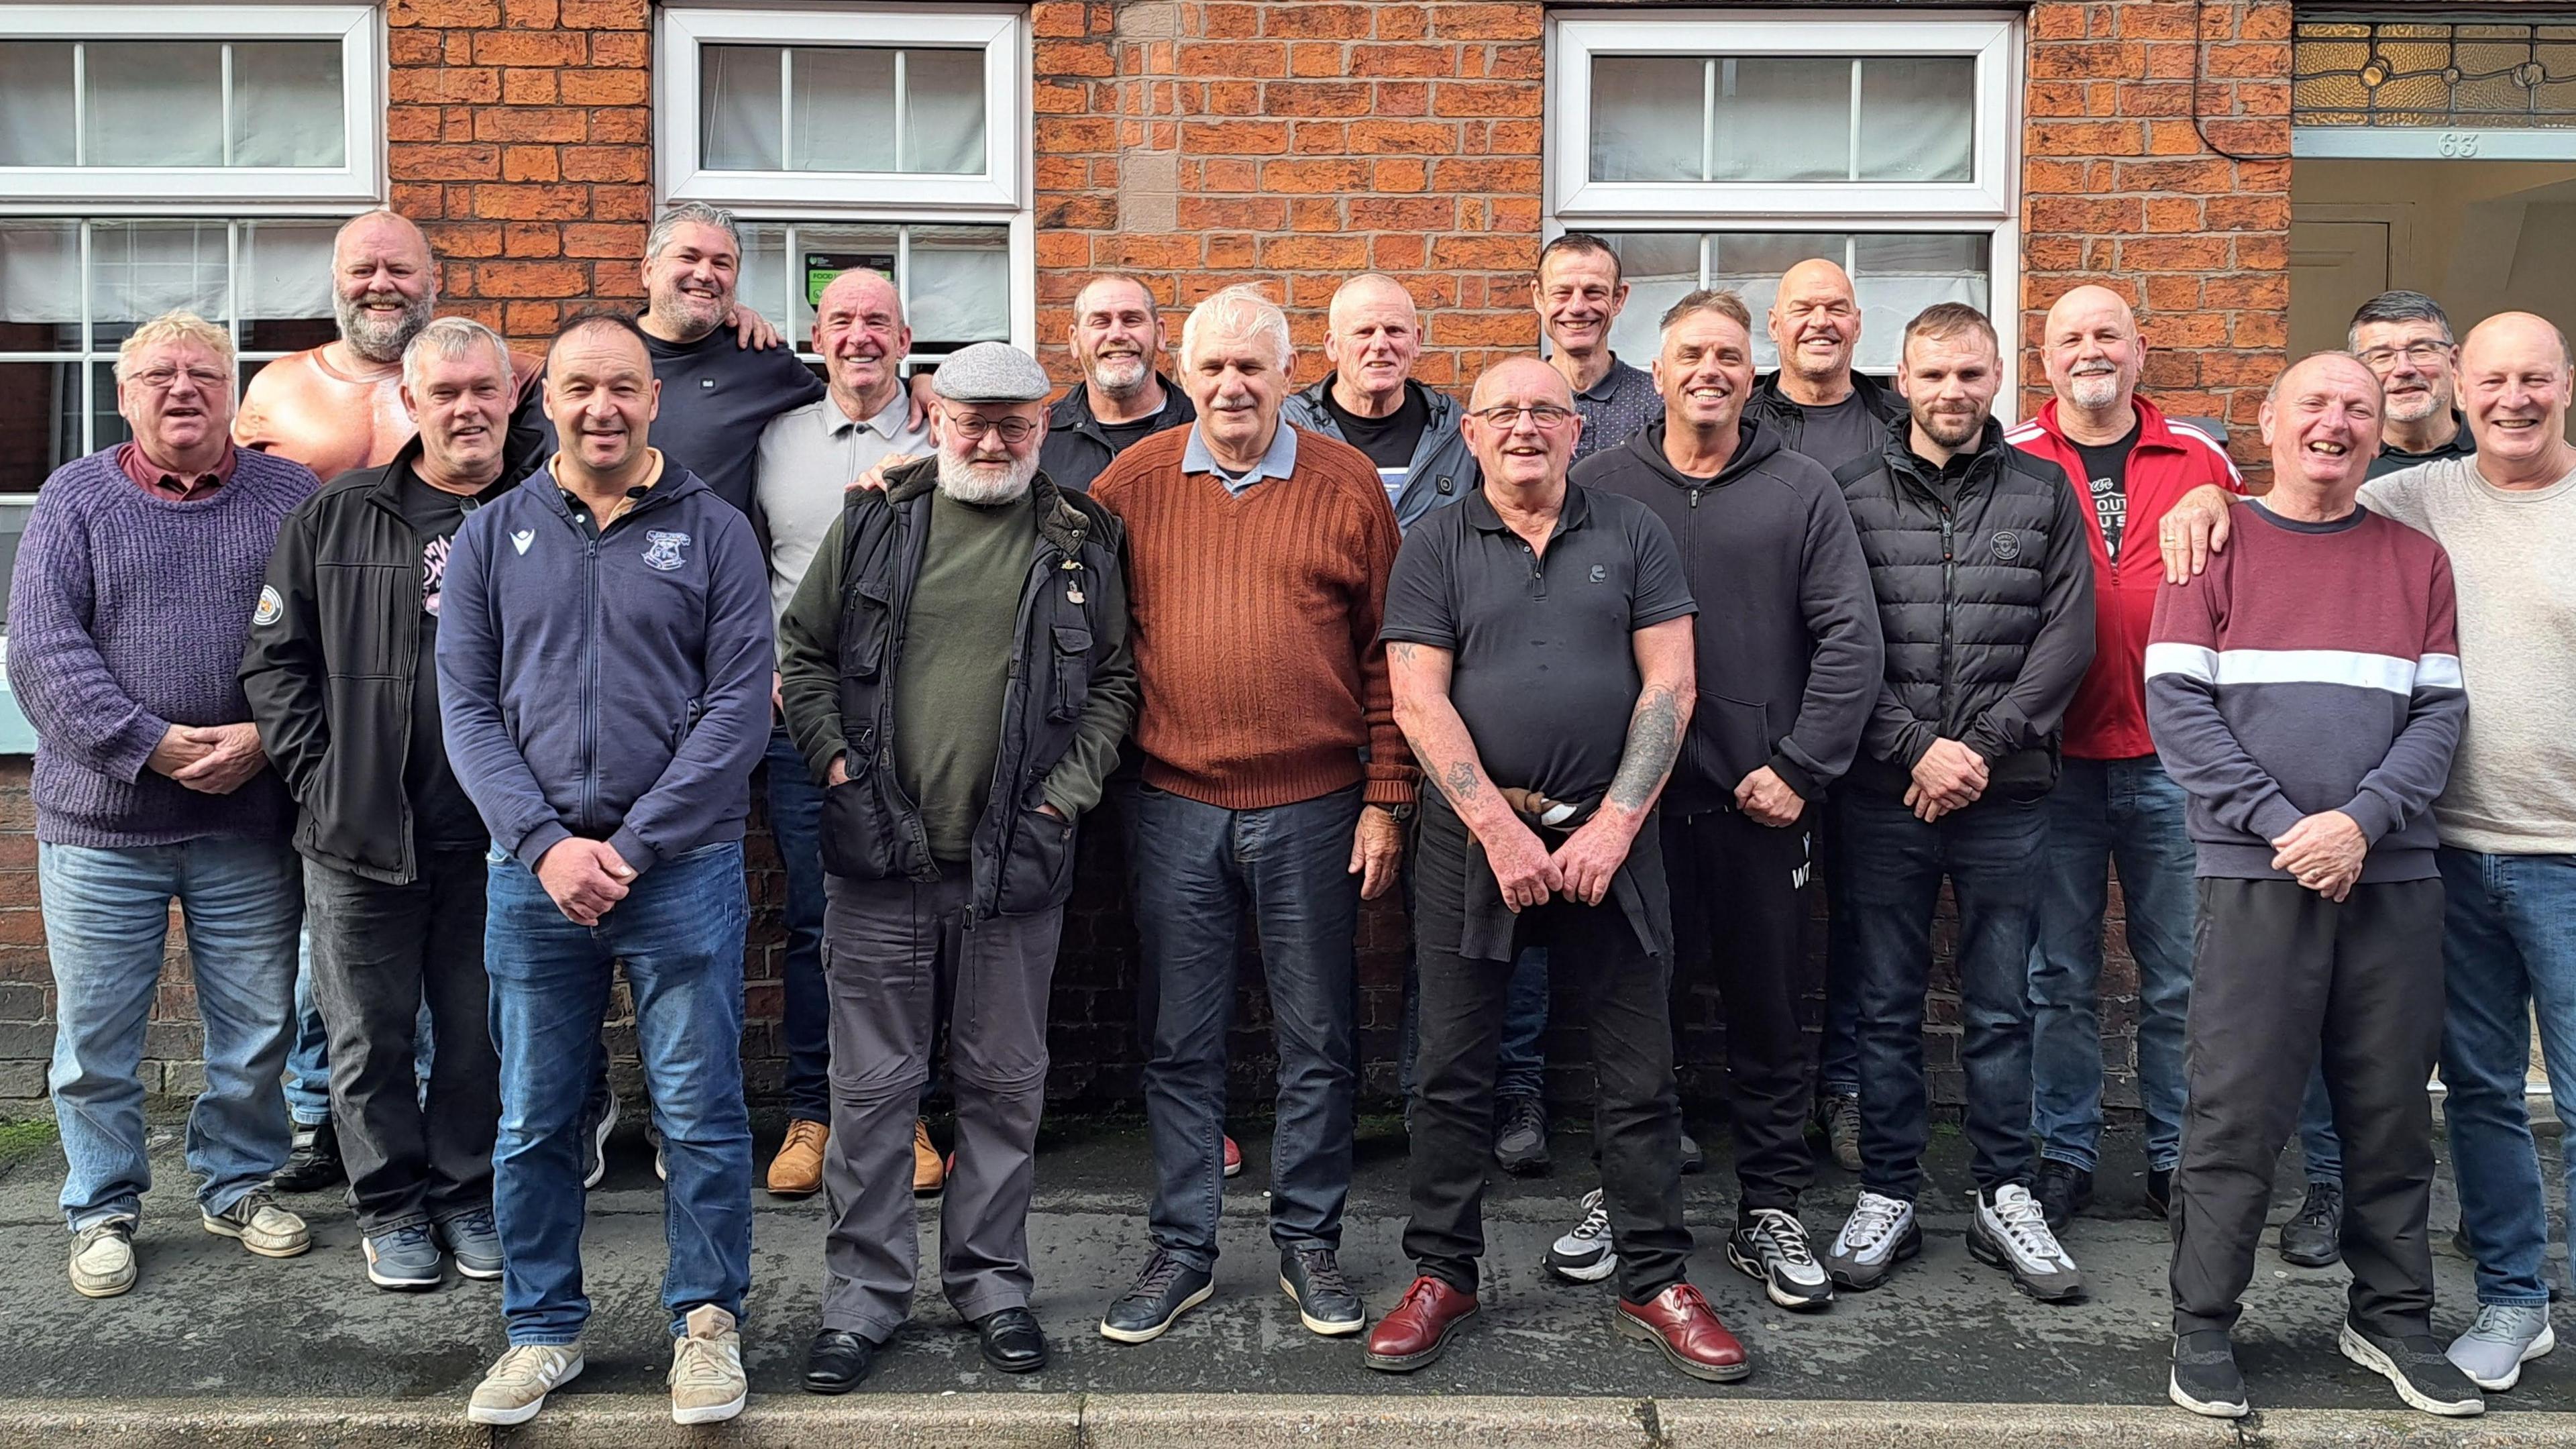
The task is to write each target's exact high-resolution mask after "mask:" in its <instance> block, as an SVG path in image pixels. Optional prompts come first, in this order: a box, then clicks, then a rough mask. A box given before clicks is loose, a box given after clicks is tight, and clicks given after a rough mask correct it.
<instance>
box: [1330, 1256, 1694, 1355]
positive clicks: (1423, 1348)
mask: <svg viewBox="0 0 2576 1449" xmlns="http://www.w3.org/2000/svg"><path fill="white" fill-rule="evenodd" d="M1475 1316H1476V1295H1475V1294H1473V1293H1461V1292H1459V1291H1458V1290H1457V1289H1455V1288H1452V1287H1450V1286H1449V1285H1448V1284H1446V1283H1443V1282H1441V1281H1440V1280H1439V1279H1437V1278H1432V1277H1427V1276H1426V1277H1421V1278H1416V1279H1414V1280H1413V1286H1412V1287H1410V1288H1407V1289H1405V1290H1404V1298H1403V1300H1402V1301H1401V1302H1399V1303H1397V1304H1396V1305H1395V1311H1394V1312H1392V1313H1389V1314H1388V1315H1387V1316H1386V1317H1384V1318H1381V1319H1379V1320H1378V1321H1377V1327H1375V1328H1372V1329H1370V1330H1369V1336H1368V1355H1367V1357H1366V1358H1365V1359H1364V1360H1363V1362H1365V1363H1367V1365H1368V1366H1369V1367H1370V1368H1373V1369H1384V1370H1385V1371H1386V1372H1388V1373H1391V1374H1409V1373H1411V1372H1413V1371H1414V1370H1415V1369H1418V1368H1427V1367H1429V1366H1430V1365H1431V1364H1433V1363H1434V1362H1437V1361H1438V1359H1439V1357H1440V1353H1441V1350H1443V1349H1445V1348H1447V1347H1448V1346H1449V1335H1451V1334H1453V1333H1455V1332H1457V1331H1458V1325H1460V1324H1462V1323H1465V1322H1466V1321H1467V1320H1468V1319H1470V1318H1473V1317H1475ZM1710 1321H1711V1322H1715V1320H1714V1319H1712V1320H1710ZM1718 1331H1719V1332H1720V1333H1723V1332H1725V1331H1726V1330H1724V1329H1719V1330H1718ZM1729 1341H1730V1342H1732V1340H1729ZM1739 1352H1741V1351H1740V1350H1739Z"/></svg>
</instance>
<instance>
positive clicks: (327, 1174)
mask: <svg viewBox="0 0 2576 1449" xmlns="http://www.w3.org/2000/svg"><path fill="white" fill-rule="evenodd" d="M348 1180H349V1169H348V1168H347V1167H346V1166H344V1165H342V1163H341V1161H340V1134H339V1132H338V1131H337V1130H335V1129H334V1128H333V1127H332V1126H331V1124H330V1123H328V1122H324V1123H322V1124H320V1125H319V1126H314V1127H307V1126H305V1125H303V1124H302V1123H300V1122H299V1123H297V1124H296V1126H295V1136H294V1141H293V1146H292V1149H291V1150H290V1151H288V1153H287V1154H286V1165H285V1166H284V1167H281V1168H279V1169H278V1170H277V1175H276V1176H275V1177H272V1178H270V1179H269V1180H268V1185H269V1186H270V1187H273V1188H275V1189H277V1190H278V1191H279V1192H320V1191H321V1190H322V1189H324V1188H326V1187H337V1186H339V1185H340V1184H341V1183H344V1182H347V1181H348Z"/></svg>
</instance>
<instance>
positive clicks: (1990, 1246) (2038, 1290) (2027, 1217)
mask: <svg viewBox="0 0 2576 1449" xmlns="http://www.w3.org/2000/svg"><path fill="white" fill-rule="evenodd" d="M1968 1252H1969V1254H1970V1255H1971V1256H1973V1257H1975V1258H1977V1259H1979V1260H1981V1261H1984V1262H1988V1263H1992V1264H1994V1265H1995V1266H1996V1267H1998V1268H2001V1269H2003V1270H2004V1271H2005V1272H2007V1273H2010V1274H2012V1280H2013V1286H2014V1287H2015V1288H2018V1289H2020V1290H2021V1291H2023V1292H2024V1293H2027V1294H2029V1295H2030V1296H2031V1297H2033V1298H2036V1299H2038V1300H2039V1301H2040V1302H2042V1303H2071V1302H2073V1301H2075V1300H2076V1299H2078V1298H2081V1297H2083V1296H2084V1274H2083V1273H2082V1272H2081V1271H2079V1270H2078V1269H2077V1268H2076V1266H2075V1260H2074V1259H2073V1258H2071V1257H2069V1256H2067V1253H2066V1250H2065V1249H2064V1248H2062V1247H2060V1246H2058V1243H2057V1235H2056V1234H2055V1233H2052V1232H2050V1231H2049V1230H2048V1219H2047V1217H2046V1216H2045V1215H2044V1214H2043V1213H2042V1212H2041V1211H2040V1206H2039V1199H2037V1198H2035V1197H2032V1196H2031V1195H2030V1189H2029V1188H2026V1187H2024V1186H2022V1185H2021V1184H2020V1183H2017V1182H2007V1183H2005V1184H2004V1185H2003V1186H2001V1187H1998V1188H1995V1189H1994V1190H1993V1191H1991V1192H1987V1191H1980V1192H1978V1194H1977V1210H1976V1212H1974V1213H1972V1214H1970V1215H1969V1218H1968Z"/></svg>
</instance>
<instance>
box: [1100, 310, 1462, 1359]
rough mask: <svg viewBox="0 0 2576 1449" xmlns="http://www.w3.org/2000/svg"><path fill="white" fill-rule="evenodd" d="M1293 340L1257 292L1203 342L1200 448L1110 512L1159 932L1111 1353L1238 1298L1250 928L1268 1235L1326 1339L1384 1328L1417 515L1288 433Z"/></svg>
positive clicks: (1140, 851)
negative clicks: (1393, 975)
mask: <svg viewBox="0 0 2576 1449" xmlns="http://www.w3.org/2000/svg"><path fill="white" fill-rule="evenodd" d="M1292 358H1293V353H1292V350H1291V347H1290V344H1289V340H1288V321H1287V318H1286V317H1284V316H1283V315H1281V313H1280V311H1279V309H1278V308H1277V307H1276V306H1274V305H1272V304H1271V302H1270V301H1269V300H1268V299H1267V298H1265V297H1264V296H1262V295H1261V293H1259V292H1258V291H1255V290H1253V289H1252V288H1249V287H1229V288H1227V289H1225V290H1224V291H1221V292H1218V293H1216V294H1215V295H1213V296H1211V297H1209V298H1207V299H1206V300H1205V301H1203V302H1201V303H1199V304H1198V306H1196V307H1195V308H1193V309H1192V310H1191V312H1190V316H1189V321H1188V323H1187V324H1186V325H1185V326H1184V327H1183V328H1182V330H1181V385H1182V386H1183V387H1184V388H1186V389H1187V390H1188V392H1189V394H1190V400H1191V402H1192V403H1194V404H1195V405H1196V406H1197V408H1198V419H1197V421H1196V422H1194V423H1193V424H1192V425H1191V426H1189V427H1188V428H1174V429H1171V430H1170V431H1168V432H1164V433H1159V434H1156V435H1154V436H1153V437H1150V438H1147V439H1146V440H1145V441H1143V442H1141V443H1138V444H1136V445H1135V446H1133V447H1131V448H1129V449H1128V450H1127V451H1126V452H1125V453H1122V454H1120V455H1119V457H1118V460H1117V461H1116V462H1114V463H1112V464H1110V465H1109V468H1108V470H1107V471H1105V472H1103V473H1102V474H1101V475H1100V477H1099V478H1098V480H1097V481H1095V482H1094V483H1093V484H1092V488H1091V496H1092V497H1094V498H1096V499H1098V500H1099V501H1100V502H1101V503H1103V504H1105V505H1107V506H1108V507H1109V509H1110V510H1111V511H1112V512H1114V513H1116V514H1117V515H1118V516H1119V518H1120V519H1121V520H1122V521H1123V522H1124V523H1125V524H1126V527H1127V542H1128V600H1129V605H1130V607H1131V609H1132V610H1133V612H1134V616H1135V625H1134V634H1133V642H1134V645H1135V651H1136V668H1137V674H1138V676H1139V680H1140V683H1141V685H1142V688H1143V700H1142V704H1141V706H1140V708H1139V711H1138V715H1137V720H1136V742H1137V745H1138V746H1139V748H1140V749H1141V750H1142V751H1143V754H1144V771H1143V778H1142V779H1141V781H1140V782H1139V783H1137V784H1136V785H1135V786H1134V788H1133V792H1132V794H1131V795H1130V797H1129V798H1128V800H1127V803H1126V808H1125V810H1124V811H1123V812H1122V814H1123V815H1124V816H1125V818H1126V821H1127V829H1128V845H1127V858H1128V867H1129V870H1130V872H1131V883H1132V887H1133V891H1134V895H1135V903H1136V919H1137V925H1138V928H1139V930H1140V931H1141V932H1142V934H1143V937H1144V946H1145V967H1144V981H1143V986H1142V990H1141V992H1140V993H1139V994H1140V997H1141V999H1142V1005H1141V1008H1140V1009H1141V1013H1142V1016H1143V1019H1144V1022H1145V1026H1146V1033H1147V1037H1148V1039H1149V1043H1150V1046H1149V1051H1148V1055H1147V1060H1146V1063H1145V1107H1146V1119H1147V1122H1148V1125H1149V1129H1150V1133H1151V1136H1152V1140H1153V1147H1154V1172H1155V1185H1154V1200H1153V1205H1152V1209H1151V1213H1150V1221H1151V1226H1152V1233H1153V1244H1154V1246H1153V1251H1152V1253H1151V1254H1150V1255H1149V1256H1148V1257H1147V1259H1146V1261H1145V1264H1144V1266H1143V1268H1142V1270H1141V1271H1140V1272H1139V1273H1138V1274H1137V1277H1136V1282H1135V1285H1134V1286H1133V1287H1131V1288H1130V1289H1128V1291H1127V1292H1126V1293H1125V1294H1124V1295H1123V1296H1121V1297H1120V1298H1119V1299H1118V1300H1117V1301H1115V1302H1113V1303H1111V1304H1110V1305H1109V1311H1108V1312H1107V1313H1106V1314H1105V1315H1103V1317H1102V1318H1101V1321H1100V1332H1101V1334H1102V1336H1103V1337H1106V1338H1109V1339H1111V1340H1113V1341H1115V1342H1119V1343H1145V1342H1148V1341H1150V1340H1152V1339H1155V1338H1158V1337H1160V1336H1161V1335H1162V1334H1163V1331H1164V1330H1165V1329H1168V1328H1169V1327H1171V1325H1172V1320H1173V1319H1175V1318H1177V1317H1178V1316H1180V1314H1181V1313H1183V1312H1184V1311H1186V1310H1188V1309H1191V1308H1194V1307H1196V1306H1198V1305H1199V1304H1201V1303H1204V1302H1206V1301H1207V1299H1208V1295H1209V1294H1210V1293H1212V1292H1213V1291H1215V1277H1214V1273H1215V1267H1216V1254H1217V1241H1216V1238H1217V1218H1218V1212H1219V1210H1220V1208H1221V1206H1222V1203H1223V1197H1224V1178H1223V1171H1224V1141H1225V1040H1226V1030H1227V1027H1228V1025H1229V1024H1230V1021H1231V1019H1232V1016H1233V1010H1234V983H1235V961H1236V940H1237V937H1238V935H1239V933H1240V930H1241V926H1242V918H1243V913H1244V911H1245V910H1246V909H1247V908H1248V909H1250V911H1251V912H1252V915H1253V919H1254V922H1255V926H1256V929H1257V930H1258V932H1259V935H1260V942H1261V961H1262V967H1263V972H1264V975H1265V976H1267V978H1268V980H1269V986H1270V1012H1271V1016H1272V1018H1273V1020H1274V1021H1275V1023H1276V1026H1277V1030H1278V1036H1279V1097H1278V1129H1277V1133H1276V1135H1275V1136H1274V1138H1273V1141H1272V1161H1271V1174H1270V1236H1271V1239H1272V1241H1274V1242H1276V1243H1277V1244H1278V1245H1279V1282H1280V1286H1281V1288H1283V1289H1284V1290H1286V1292H1287V1294H1288V1296H1289V1299H1290V1300H1291V1301H1292V1302H1293V1303H1295V1304H1296V1305H1297V1309H1298V1316H1299V1317H1300V1319H1302V1320H1303V1322H1304V1323H1305V1325H1306V1327H1307V1328H1309V1329H1310V1330H1312V1331H1314V1332H1316V1333H1320V1334H1327V1335H1343V1334H1353V1333H1357V1332H1359V1331H1360V1328H1361V1326H1362V1324H1363V1323H1364V1322H1365V1320H1366V1315H1365V1313H1364V1311H1363V1310H1362V1308H1361V1305H1360V1300H1359V1295H1358V1294H1356V1293H1354V1292H1353V1291H1352V1290H1351V1288H1350V1287H1349V1285H1348V1284H1347V1283H1346V1282H1345V1281H1344V1280H1343V1278H1342V1272H1341V1267H1340V1265H1339V1263H1338V1262H1337V1261H1336V1257H1335V1255H1336V1253H1337V1252H1338V1250H1339V1249H1340V1247H1341V1234H1342V1204H1343V1200H1344V1199H1345V1198H1346V1197H1347V1196H1348V1195H1349V1190H1350V1178H1351V1104H1352V1098H1353V1095H1354V1092H1355V1089H1356V1087H1357V1085H1358V1073H1357V1063H1358V1060H1359V1048H1358V1040H1357V1018H1358V1014H1359V985H1358V976H1357V964H1356V961H1355V958H1354V952H1353V936H1354V934H1355V932H1356V931H1357V929H1358V924H1359V903H1360V901H1361V900H1362V899H1364V898H1368V899H1373V898H1375V897H1376V896H1378V895H1379V894H1381V893H1383V892H1384V891H1385V890H1386V889H1387V888H1388V887H1389V886H1390V885H1392V884H1393V883H1394V881H1395V869H1396V862H1397V859H1398V857H1399V856H1400V855H1401V854H1402V851H1403V837H1402V832H1401V830H1400V828H1399V825H1398V821H1399V818H1400V817H1401V816H1402V815H1403V814H1404V813H1406V812H1409V811H1410V810H1411V808H1412V805H1413V790H1414V779H1415V771H1414V768H1413V756H1412V753H1411V751H1410V750H1409V749H1408V748H1407V747H1406V745H1405V742H1404V737H1403V735H1402V734H1400V733H1399V732H1398V731H1397V729H1396V727H1395V706H1394V700H1393V696H1392V694H1391V693H1390V692H1389V689H1388V685H1387V673H1386V651H1385V649H1384V647H1383V646H1381V645H1380V644H1379V643H1378V642H1377V632H1378V625H1379V619H1380V615H1381V614H1382V613H1383V611H1384V608H1385V603H1386V580H1387V573H1388V571H1389V570H1390V569H1391V568H1392V567H1393V566H1394V563H1395V550H1396V543H1397V537H1398V535H1397V531H1396V524H1395V510H1394V509H1393V508H1392V507H1391V506H1389V504H1388V503H1387V499H1386V489H1385V487H1384V486H1383V485H1381V484H1380V483H1379V481H1378V476H1377V469H1376V466H1375V465H1374V464H1372V463H1370V462H1369V460H1368V458H1367V456H1366V455H1365V454H1363V453H1361V452H1360V451H1359V450H1358V449H1356V448H1353V447H1350V446H1348V445H1347V444H1343V443H1338V442H1335V441H1333V440H1332V439H1330V438H1326V437H1324V436H1322V435H1320V434H1316V433H1301V432H1299V431H1298V430H1296V429H1295V428H1292V427H1288V426H1286V425H1285V424H1283V423H1281V422H1280V421H1279V410H1280V404H1281V403H1282V402H1283V401H1285V400H1286V398H1287V396H1288V389H1289V382H1290V377H1289V367H1290V363H1291V361H1292Z"/></svg>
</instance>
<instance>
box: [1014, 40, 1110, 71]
mask: <svg viewBox="0 0 2576 1449" xmlns="http://www.w3.org/2000/svg"><path fill="white" fill-rule="evenodd" d="M1034 55H1035V60H1036V65H1037V74H1039V75H1042V76H1059V75H1093V76H1113V75H1116V74H1118V57H1117V55H1116V54H1115V53H1114V52H1112V51H1111V49H1110V47H1109V44H1108V42H1106V41H1089V40H1041V41H1039V42H1038V43H1037V46H1036V48H1035V51H1034Z"/></svg>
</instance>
